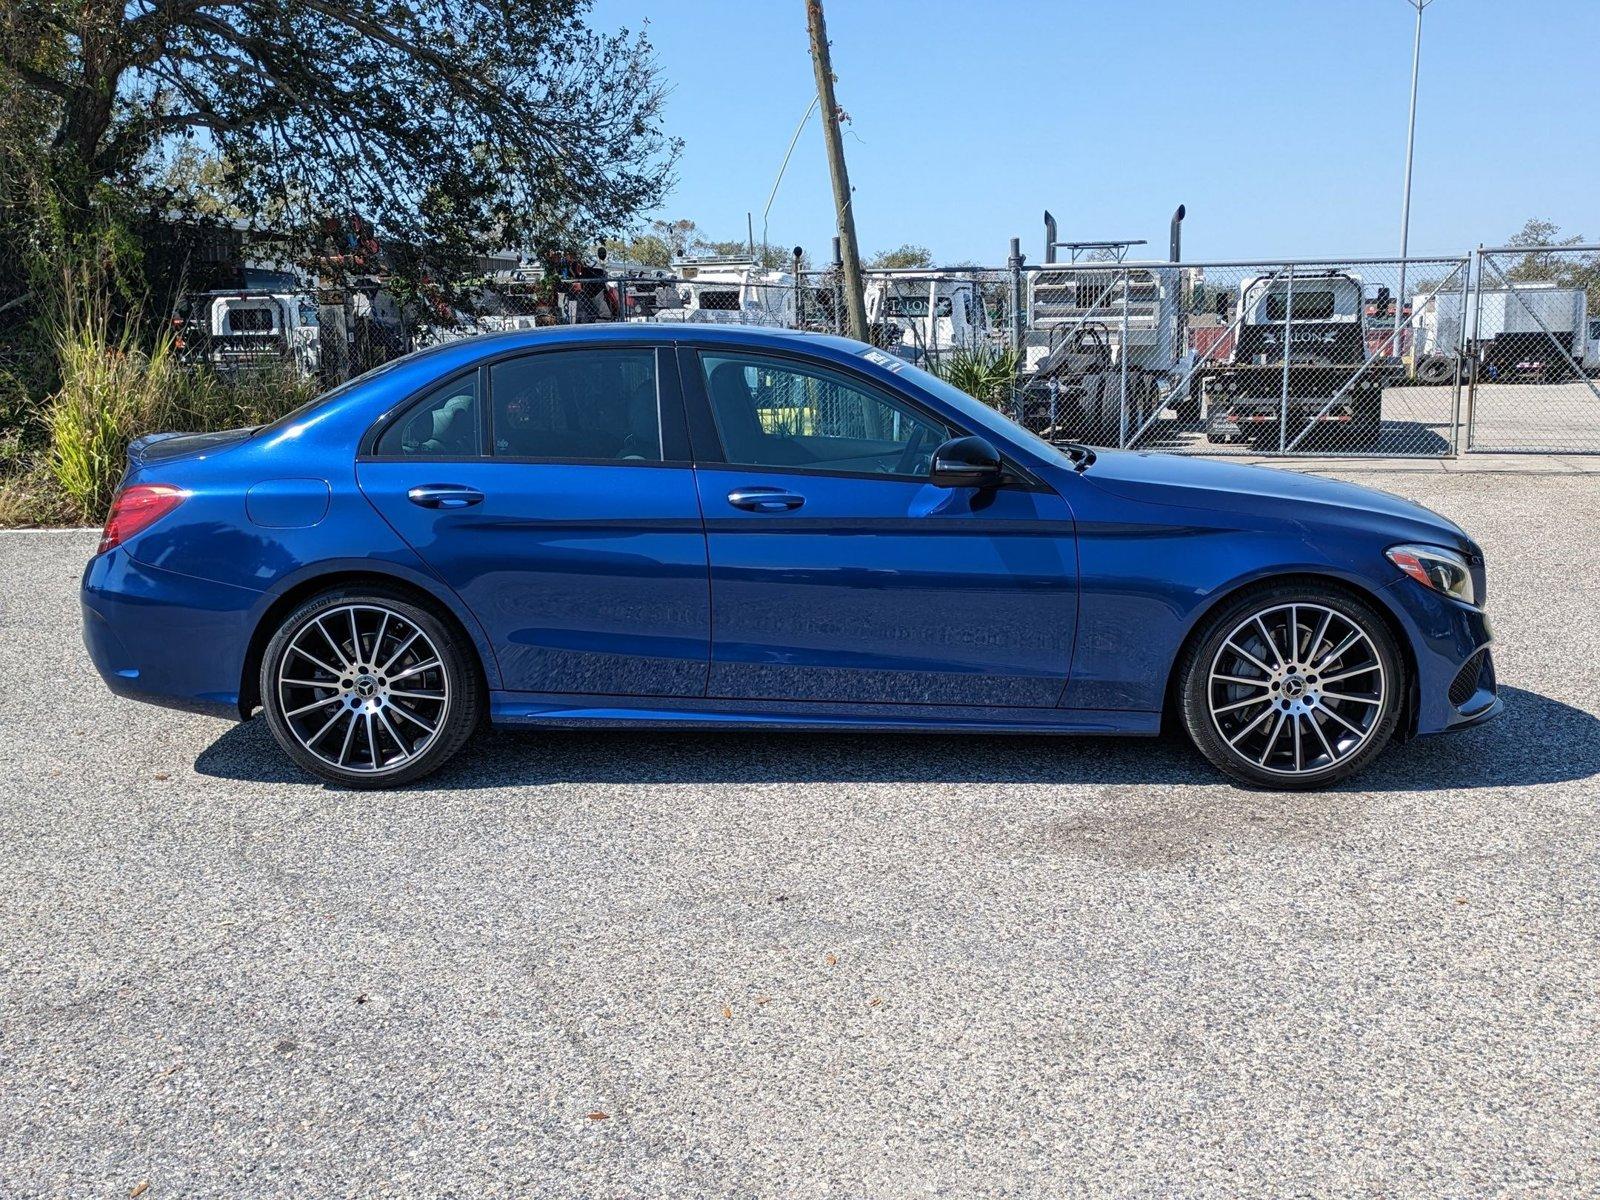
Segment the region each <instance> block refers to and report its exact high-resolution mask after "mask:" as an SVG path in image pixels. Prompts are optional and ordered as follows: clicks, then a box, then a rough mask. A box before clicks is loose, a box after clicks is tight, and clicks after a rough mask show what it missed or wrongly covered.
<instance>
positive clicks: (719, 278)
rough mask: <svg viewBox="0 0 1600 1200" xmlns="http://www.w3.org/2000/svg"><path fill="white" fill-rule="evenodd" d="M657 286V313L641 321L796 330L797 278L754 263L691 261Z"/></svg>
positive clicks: (676, 264)
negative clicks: (685, 322)
mask: <svg viewBox="0 0 1600 1200" xmlns="http://www.w3.org/2000/svg"><path fill="white" fill-rule="evenodd" d="M672 269H673V276H674V279H673V280H672V281H667V280H662V281H660V282H657V283H655V284H654V285H653V291H654V301H655V311H654V313H652V314H651V315H650V316H649V317H645V316H642V315H641V316H639V317H637V318H636V319H638V320H646V319H648V320H654V321H688V322H705V323H708V324H713V325H768V326H773V327H776V328H780V329H792V328H794V326H795V293H796V288H795V277H794V276H793V275H792V274H790V273H789V272H788V271H779V270H775V269H773V268H771V267H763V266H761V265H760V264H759V263H758V262H756V261H755V260H754V259H750V258H688V259H679V260H678V261H676V262H674V263H673V264H672Z"/></svg>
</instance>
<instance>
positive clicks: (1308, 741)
mask: <svg viewBox="0 0 1600 1200" xmlns="http://www.w3.org/2000/svg"><path fill="white" fill-rule="evenodd" d="M1324 613H1329V614H1331V616H1330V617H1329V620H1328V621H1327V623H1326V624H1323V622H1322V616H1323V614H1324ZM1256 618H1259V619H1260V621H1261V624H1262V625H1263V626H1265V629H1266V631H1267V633H1268V635H1270V636H1271V637H1272V638H1273V639H1274V641H1273V643H1272V644H1273V647H1274V651H1275V654H1276V657H1274V654H1273V653H1269V652H1268V650H1267V648H1266V638H1265V637H1264V636H1263V635H1262V633H1261V632H1260V631H1259V630H1258V629H1257V627H1256V625H1255V623H1254V619H1256ZM1319 626H1320V629H1319ZM1291 628H1292V629H1293V630H1294V636H1293V639H1292V640H1293V641H1294V642H1295V643H1296V645H1295V646H1294V648H1293V653H1292V654H1291V647H1290V641H1291V637H1290V635H1289V630H1290V629H1291ZM1352 631H1359V632H1360V634H1361V638H1360V639H1357V640H1356V641H1354V642H1352V644H1351V647H1350V648H1349V649H1347V650H1345V651H1344V652H1343V653H1342V654H1340V655H1338V656H1337V657H1333V658H1329V657H1328V656H1329V655H1330V654H1332V652H1333V651H1335V650H1337V649H1338V648H1339V643H1341V642H1343V641H1345V640H1346V639H1347V638H1348V637H1349V636H1350V634H1351V633H1352ZM1239 650H1242V651H1243V652H1244V656H1243V657H1241V656H1240V655H1239V654H1238V653H1237V652H1236V651H1239ZM1252 655H1253V656H1254V657H1255V658H1256V659H1257V660H1259V662H1260V663H1262V664H1264V665H1265V668H1266V669H1260V668H1259V667H1250V666H1248V665H1244V666H1240V665H1238V664H1244V663H1246V659H1247V658H1249V657H1250V656H1252ZM1321 660H1326V661H1321ZM1242 671H1248V672H1249V674H1248V675H1244V674H1237V672H1242ZM1257 676H1259V677H1260V678H1261V682H1260V683H1259V684H1258V683H1256V682H1255V679H1256V677H1257ZM1231 679H1238V680H1239V682H1237V683H1235V682H1228V680H1231ZM1291 681H1297V682H1295V683H1293V684H1291ZM1308 681H1309V682H1308ZM1329 684H1332V685H1333V686H1337V687H1341V688H1349V689H1351V690H1350V691H1349V692H1343V691H1341V692H1338V693H1335V692H1333V690H1332V687H1331V686H1329ZM1408 687H1409V683H1408V680H1407V677H1406V667H1405V659H1404V657H1403V656H1402V655H1401V653H1400V650H1399V647H1398V646H1397V645H1396V643H1395V640H1394V635H1393V634H1392V633H1391V632H1390V630H1389V626H1388V624H1387V623H1386V622H1385V621H1384V620H1383V618H1382V617H1381V616H1379V614H1378V612H1377V611H1376V610H1375V609H1374V608H1373V607H1372V605H1371V604H1369V603H1368V602H1367V601H1366V600H1364V599H1363V598H1361V597H1360V596H1358V595H1356V594H1355V593H1354V592H1350V591H1347V590H1345V589H1343V588H1340V587H1338V586H1337V585H1336V584H1327V585H1323V584H1318V583H1306V584H1293V583H1290V584H1280V585H1277V586H1273V587H1268V588H1260V589H1256V590H1253V591H1250V592H1247V593H1245V594H1243V595H1241V596H1239V597H1237V598H1236V599H1233V600H1230V601H1225V602H1224V603H1223V604H1222V605H1221V606H1220V607H1219V608H1218V609H1217V611H1215V612H1213V613H1211V614H1210V615H1208V616H1207V617H1206V618H1205V621H1204V623H1203V624H1202V626H1201V627H1200V629H1199V631H1198V633H1197V635H1196V636H1195V637H1194V638H1193V639H1191V641H1190V643H1189V645H1188V647H1187V649H1186V650H1185V651H1184V654H1183V657H1182V659H1181V660H1180V662H1179V665H1178V696H1177V703H1178V708H1179V712H1180V715H1181V717H1182V720H1183V724H1184V727H1185V728H1186V729H1187V730H1188V732H1189V737H1190V739H1191V740H1192V741H1193V742H1194V744H1195V747H1196V748H1197V749H1198V750H1199V751H1200V753H1201V754H1203V755H1204V756H1205V757H1206V758H1207V759H1208V760H1210V762H1211V764H1212V765H1213V766H1215V767H1216V768H1217V769H1218V770H1219V771H1221V772H1223V773H1224V774H1225V775H1228V776H1231V777H1232V778H1234V779H1237V780H1239V781H1240V782H1242V783H1246V784H1250V785H1251V786H1253V787H1262V788H1272V789H1274V790H1278V791H1311V790H1316V789H1319V788H1325V787H1329V786H1331V785H1333V784H1335V783H1338V782H1339V781H1340V780H1342V779H1347V778H1349V777H1350V776H1351V775H1354V774H1355V773H1356V772H1358V771H1360V770H1362V769H1363V768H1365V767H1366V766H1367V765H1368V764H1369V763H1371V762H1372V760H1373V759H1374V758H1376V757H1377V756H1378V755H1379V754H1380V753H1382V751H1383V748H1384V747H1385V746H1386V745H1388V743H1389V740H1390V738H1391V737H1393V736H1394V731H1395V729H1396V728H1397V727H1398V725H1399V723H1400V715H1401V711H1402V708H1403V705H1404V698H1405V696H1406V695H1407V689H1408ZM1291 692H1292V693H1293V696H1292V698H1291ZM1257 697H1259V698H1257ZM1263 706H1265V711H1263ZM1219 710H1220V711H1219ZM1247 726H1248V728H1247ZM1291 730H1292V734H1291V733H1290V731H1291ZM1269 733H1270V739H1271V740H1270V741H1269V740H1268V739H1269ZM1263 745H1265V747H1266V749H1265V753H1262V752H1261V748H1262V746H1263Z"/></svg>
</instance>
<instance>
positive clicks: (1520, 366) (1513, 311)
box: [1412, 282, 1600, 383]
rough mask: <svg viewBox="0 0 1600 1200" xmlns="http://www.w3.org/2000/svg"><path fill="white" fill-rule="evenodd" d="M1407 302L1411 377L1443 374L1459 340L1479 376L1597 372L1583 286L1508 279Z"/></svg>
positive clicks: (1529, 377)
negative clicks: (1411, 322)
mask: <svg viewBox="0 0 1600 1200" xmlns="http://www.w3.org/2000/svg"><path fill="white" fill-rule="evenodd" d="M1412 307H1413V310H1414V311H1415V313H1416V318H1415V326H1416V339H1415V344H1416V347H1417V362H1416V371H1417V378H1418V379H1419V380H1421V381H1422V382H1424V383H1445V382H1448V381H1449V380H1450V379H1451V378H1452V377H1453V376H1454V374H1455V363H1456V359H1457V357H1459V353H1460V349H1461V347H1462V346H1465V347H1466V350H1467V360H1468V363H1469V364H1470V366H1469V369H1470V370H1475V371H1476V372H1477V374H1478V378H1479V379H1485V380H1494V381H1497V382H1501V383H1560V382H1564V381H1566V380H1568V379H1571V378H1573V373H1574V372H1573V369H1574V368H1577V370H1578V371H1581V372H1583V373H1585V374H1588V375H1594V374H1596V373H1597V372H1600V345H1597V344H1596V339H1595V337H1594V336H1592V334H1591V331H1590V318H1589V296H1588V293H1587V292H1586V291H1585V290H1584V289H1583V288H1573V287H1559V286H1557V285H1556V284H1554V283H1544V282H1527V283H1515V284H1513V285H1512V286H1511V287H1495V288H1482V289H1479V290H1475V291H1472V292H1469V293H1468V294H1467V295H1466V296H1465V297H1463V296H1462V295H1461V293H1460V292H1459V291H1457V292H1450V293H1445V294H1440V295H1435V296H1433V297H1431V298H1430V297H1427V296H1418V297H1417V298H1416V300H1415V301H1414V302H1413V305H1412ZM1463 326H1464V327H1465V328H1464V330H1463ZM1463 332H1464V333H1465V336H1463Z"/></svg>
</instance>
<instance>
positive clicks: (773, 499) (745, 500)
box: [728, 487, 806, 512]
mask: <svg viewBox="0 0 1600 1200" xmlns="http://www.w3.org/2000/svg"><path fill="white" fill-rule="evenodd" d="M805 502H806V498H805V497H804V496H797V495H795V494H794V493H793V492H785V491H783V490H782V489H780V488H764V487H752V488H735V489H734V490H733V491H731V492H729V493H728V503H729V504H731V505H733V506H734V507H735V508H743V509H747V510H748V511H750V512H789V511H790V510H792V509H796V508H799V507H800V506H801V505H802V504H804V503H805Z"/></svg>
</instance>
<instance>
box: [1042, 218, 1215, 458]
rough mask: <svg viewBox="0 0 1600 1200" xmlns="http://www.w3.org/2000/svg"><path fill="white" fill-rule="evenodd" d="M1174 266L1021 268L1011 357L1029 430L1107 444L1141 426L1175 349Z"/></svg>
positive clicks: (1158, 404) (1177, 282)
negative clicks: (1021, 328) (1021, 317)
mask: <svg viewBox="0 0 1600 1200" xmlns="http://www.w3.org/2000/svg"><path fill="white" fill-rule="evenodd" d="M1127 244H1128V243H1118V245H1127ZM1183 270H1184V269H1183V268H1181V267H1179V266H1178V265H1177V264H1175V263H1170V262H1127V261H1123V262H1087V263H1085V262H1077V263H1070V264H1059V265H1053V264H1046V265H1045V266H1043V267H1040V268H1039V269H1038V270H1036V271H1033V272H1030V274H1029V275H1028V278H1027V283H1026V288H1025V296H1024V299H1025V303H1026V305H1027V314H1028V321H1027V329H1026V331H1025V332H1024V334H1023V345H1022V363H1021V373H1022V377H1023V380H1024V382H1023V384H1022V389H1021V390H1022V395H1023V415H1024V421H1025V423H1026V424H1027V425H1028V427H1029V428H1030V429H1032V430H1033V431H1034V432H1036V433H1039V434H1041V435H1042V436H1044V437H1047V438H1054V439H1056V440H1071V439H1080V438H1082V439H1087V440H1093V441H1097V442H1103V443H1110V444H1113V445H1116V444H1120V443H1121V442H1122V441H1124V440H1127V441H1130V442H1131V441H1132V440H1135V439H1136V438H1137V437H1138V435H1139V434H1140V433H1141V432H1142V431H1144V430H1146V429H1147V428H1148V427H1149V425H1150V423H1151V419H1152V418H1153V417H1154V416H1155V414H1156V413H1157V412H1159V411H1160V410H1161V409H1162V408H1163V407H1164V406H1165V405H1166V403H1167V397H1166V394H1165V389H1166V385H1167V382H1168V380H1169V379H1170V378H1171V377H1172V376H1173V373H1174V370H1175V369H1176V368H1177V367H1178V365H1179V360H1180V359H1181V357H1182V355H1183V340H1184V339H1183V333H1182V329H1183V301H1182V297H1181V292H1182V286H1183V278H1184V276H1183ZM1124 397H1126V404H1124ZM1124 409H1125V410H1126V427H1125V428H1124V423H1123V416H1124Z"/></svg>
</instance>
